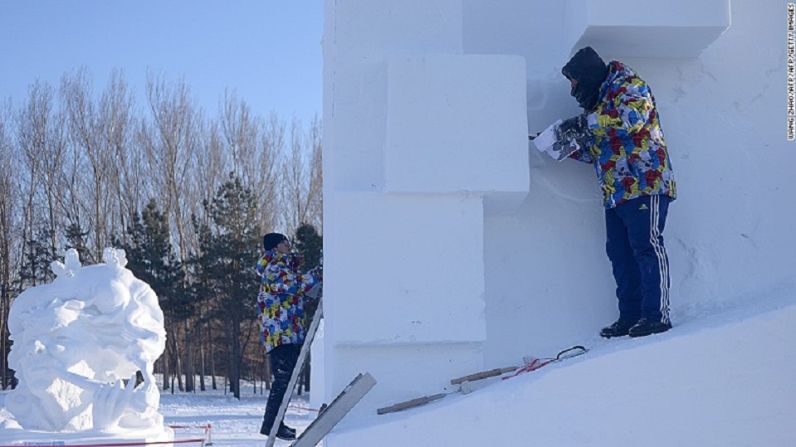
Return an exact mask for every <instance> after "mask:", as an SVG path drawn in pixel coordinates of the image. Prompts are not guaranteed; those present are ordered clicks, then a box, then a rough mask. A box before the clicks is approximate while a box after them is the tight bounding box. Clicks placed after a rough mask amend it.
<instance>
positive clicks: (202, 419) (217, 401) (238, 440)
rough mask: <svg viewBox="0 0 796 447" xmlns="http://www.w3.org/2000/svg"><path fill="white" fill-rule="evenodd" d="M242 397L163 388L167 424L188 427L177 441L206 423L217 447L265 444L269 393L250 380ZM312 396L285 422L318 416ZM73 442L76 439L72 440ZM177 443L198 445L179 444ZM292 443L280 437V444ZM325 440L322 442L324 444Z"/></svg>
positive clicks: (196, 434)
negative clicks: (263, 430) (262, 431)
mask: <svg viewBox="0 0 796 447" xmlns="http://www.w3.org/2000/svg"><path fill="white" fill-rule="evenodd" d="M241 391H242V394H241V399H240V400H237V399H234V398H233V397H232V395H231V394H227V395H225V394H224V390H223V389H220V390H208V391H204V392H196V393H195V394H186V393H175V394H170V393H169V392H163V391H161V397H160V412H161V414H163V416H164V419H165V422H166V424H167V425H171V426H179V427H188V428H177V429H175V440H178V439H195V438H202V437H203V435H204V430H203V429H202V427H203V426H205V425H207V424H210V425H211V426H212V428H211V431H210V434H211V435H210V436H211V440H212V442H213V445H214V446H217V447H248V446H258V445H259V446H264V445H265V442H266V440H267V439H268V438H267V437H265V436H262V435H260V434H259V430H260V423H261V421H262V417H263V411H264V409H265V401H266V399H267V397H268V395H267V394H262V395H261V394H256V395H255V394H254V392H253V387H252V385H251V384H250V383H246V382H244V383H241ZM7 393H8V392H7V391H0V419H2V417H3V415H4V414H3V413H5V405H4V398H5V395H6V394H7ZM308 399H309V395H308V394H304V395H302V396H294V397H293V399H292V400H291V402H290V406H289V407H288V410H287V414H286V416H285V423H286V424H288V425H290V426H291V427H294V428H296V430H298V432H299V433H301V432H302V431H303V430H304V429H305V428H306V427H307V426H308V425H310V423H311V422H312V421H313V419H315V417H316V416H317V411H315V410H312V409H310V407H309V402H308ZM69 442H70V443H72V442H75V441H72V440H70V441H69ZM177 445H186V446H190V445H198V443H197V444H177ZM288 445H290V442H286V441H281V440H277V442H276V446H277V447H279V446H288ZM322 445H323V443H321V444H319V446H322Z"/></svg>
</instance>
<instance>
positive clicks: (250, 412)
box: [0, 287, 796, 447]
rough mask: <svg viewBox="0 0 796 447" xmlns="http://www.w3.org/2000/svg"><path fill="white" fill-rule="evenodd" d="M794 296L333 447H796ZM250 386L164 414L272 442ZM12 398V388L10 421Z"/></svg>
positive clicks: (382, 423)
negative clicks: (237, 395) (461, 427)
mask: <svg viewBox="0 0 796 447" xmlns="http://www.w3.org/2000/svg"><path fill="white" fill-rule="evenodd" d="M794 290H796V289H794V288H793V287H786V288H781V289H778V290H775V291H771V292H773V293H772V294H771V295H773V296H771V295H768V297H763V296H761V297H760V299H758V300H757V301H756V302H754V303H753V304H746V305H743V306H739V307H732V308H721V309H719V308H717V309H706V308H701V309H699V310H696V309H692V310H691V311H690V312H687V313H684V314H682V315H680V316H679V317H678V319H676V320H675V328H674V329H673V330H672V331H670V332H667V333H665V334H660V335H657V336H651V337H646V338H642V339H629V338H627V337H624V338H621V339H615V340H601V339H599V337H596V336H595V337H594V338H592V339H588V340H573V342H572V344H585V345H587V346H589V347H590V348H591V351H590V352H589V353H588V354H586V355H584V356H580V357H577V358H574V359H571V360H567V361H566V362H562V363H560V364H554V365H551V366H549V367H545V368H543V369H541V370H539V371H536V372H533V373H529V374H526V375H524V376H520V377H517V378H515V379H512V380H508V381H500V380H491V381H484V384H481V385H479V386H480V388H479V389H476V391H475V392H473V393H471V394H469V395H467V396H462V395H453V396H449V397H448V398H446V399H444V400H442V401H441V402H435V403H432V404H429V405H427V406H425V407H422V408H417V409H413V410H409V411H405V412H402V413H396V414H391V415H386V416H376V415H375V408H374V409H370V408H368V409H367V413H368V414H369V416H367V417H362V418H348V419H344V420H343V421H342V422H341V423H340V425H339V426H338V427H337V429H336V430H335V432H334V434H333V435H332V436H331V437H330V438H329V439H327V440H326V441H325V443H326V444H327V445H330V446H335V447H336V446H338V445H350V446H354V445H356V446H359V445H375V444H380V445H383V446H385V447H386V446H388V445H389V446H399V445H400V446H404V445H412V446H415V447H419V446H434V447H436V446H441V445H451V446H457V447H467V446H481V447H485V446H492V445H518V444H516V441H517V439H533V440H534V443H535V444H538V445H549V446H559V445H561V446H565V445H566V446H594V447H597V446H604V445H632V444H633V443H634V441H638V439H639V436H640V435H641V433H644V435H643V438H644V440H645V442H644V444H645V445H646V446H648V447H659V446H660V447H664V446H665V447H671V446H674V445H682V446H690V445H694V446H697V445H698V446H700V447H704V446H714V445H715V446H721V447H729V446H739V447H740V446H766V447H792V446H794V445H796V426H794V425H793V424H792V421H793V418H794V417H796V388H794V387H793V386H792V383H793V377H794V373H796V351H794V349H793V346H794V344H796V329H794V328H796V291H794ZM546 354H547V353H540V355H546ZM488 366H490V367H494V366H505V365H488ZM377 380H378V378H377ZM242 391H243V394H242V397H241V399H240V400H236V399H234V398H232V397H231V395H225V394H224V393H223V390H216V391H207V392H197V393H195V394H185V393H181V394H179V393H178V394H170V393H163V394H162V395H161V413H162V414H163V415H164V416H165V419H166V423H167V424H169V425H180V426H191V427H194V428H190V429H178V430H177V432H176V438H177V439H186V438H195V437H199V436H201V434H202V430H201V428H199V427H200V426H203V425H206V424H208V423H209V424H212V441H213V442H214V445H215V446H219V447H233V446H234V447H246V446H258V445H259V446H263V445H265V441H266V437H264V436H261V435H260V434H259V433H258V430H259V425H260V420H261V417H262V412H263V410H264V407H265V401H266V395H264V394H263V395H261V394H254V392H253V388H252V386H251V384H248V383H244V384H242ZM308 398H309V396H308V395H306V394H305V395H303V396H295V397H294V398H293V400H292V401H291V405H290V407H289V408H288V413H287V416H286V422H287V424H288V425H291V426H293V427H296V428H297V429H298V431H299V433H300V432H301V431H302V430H304V429H305V428H306V427H307V426H308V425H309V424H310V423H311V422H312V420H313V419H314V418H315V417H316V415H317V412H316V411H314V410H312V409H310V408H309V404H308ZM3 399H4V393H3V392H0V416H2V413H4V406H2V404H3ZM371 410H373V411H371ZM450 424H454V425H455V424H480V425H484V424H485V425H486V426H491V427H498V428H499V429H496V430H487V431H486V432H484V433H480V434H478V435H476V436H475V437H474V438H473V437H470V438H463V437H462V436H459V435H457V434H456V431H440V430H437V429H436V428H438V427H440V426H447V425H450ZM421 433H422V434H423V435H420V434H421ZM468 433H469V431H468ZM183 445H188V444H183ZM288 445H290V443H289V442H284V441H277V446H281V447H287V446H288Z"/></svg>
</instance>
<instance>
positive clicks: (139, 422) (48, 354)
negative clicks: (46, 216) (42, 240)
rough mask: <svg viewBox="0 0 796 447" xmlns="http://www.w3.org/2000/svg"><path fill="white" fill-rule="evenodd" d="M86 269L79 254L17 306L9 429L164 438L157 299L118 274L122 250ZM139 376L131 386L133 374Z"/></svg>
mask: <svg viewBox="0 0 796 447" xmlns="http://www.w3.org/2000/svg"><path fill="white" fill-rule="evenodd" d="M103 260H104V264H97V265H92V266H87V267H83V266H82V265H81V263H80V260H79V258H78V254H77V252H76V251H75V250H69V251H68V252H67V253H66V257H65V261H64V263H61V262H58V261H55V262H53V263H52V264H51V268H52V271H53V273H55V274H56V276H57V278H56V279H55V281H53V282H52V283H51V284H46V285H41V286H37V287H33V288H31V289H28V290H26V291H25V292H23V293H22V294H21V295H19V297H17V299H16V300H15V301H14V303H13V305H12V307H11V310H10V315H9V329H10V331H11V338H12V339H13V340H14V344H13V346H12V348H11V353H10V354H9V364H10V366H11V367H12V368H13V369H14V370H16V374H17V377H18V378H19V385H18V386H17V388H16V389H15V390H14V391H13V392H11V393H10V394H9V395H8V396H7V397H6V400H5V403H6V409H7V410H8V411H9V412H10V413H11V414H12V415H13V417H14V419H15V421H16V423H17V424H18V426H15V425H17V424H13V423H9V422H8V421H7V422H6V423H5V424H3V425H5V426H6V428H17V429H23V430H45V431H50V432H81V433H89V432H90V433H92V434H95V435H96V434H105V435H124V434H125V433H133V432H135V433H136V435H140V433H151V432H158V431H159V432H163V431H164V428H163V416H162V415H161V414H160V413H158V405H159V401H160V394H159V391H158V389H157V385H156V384H155V378H154V375H153V366H154V362H155V360H156V359H157V358H158V357H159V356H160V355H161V353H162V352H163V350H164V347H165V341H166V332H165V330H164V328H163V312H162V311H161V309H160V306H159V305H158V298H157V296H156V295H155V292H154V291H153V290H152V289H151V288H150V287H149V285H148V284H146V283H145V282H143V281H141V280H139V279H137V278H136V277H135V276H133V273H132V272H131V271H130V270H128V269H126V268H124V267H125V265H126V264H127V258H126V257H125V252H124V251H123V250H116V249H113V248H106V249H105V251H104V253H103ZM139 371H140V373H141V376H143V382H141V381H140V377H139V378H138V379H139V380H137V372H139Z"/></svg>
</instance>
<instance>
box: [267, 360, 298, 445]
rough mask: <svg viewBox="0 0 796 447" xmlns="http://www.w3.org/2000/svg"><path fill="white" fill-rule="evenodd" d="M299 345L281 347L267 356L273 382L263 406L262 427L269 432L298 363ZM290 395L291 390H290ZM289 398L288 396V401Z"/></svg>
mask: <svg viewBox="0 0 796 447" xmlns="http://www.w3.org/2000/svg"><path fill="white" fill-rule="evenodd" d="M300 351H301V345H281V346H277V347H276V348H274V349H272V350H271V352H270V353H269V354H268V355H270V356H271V371H272V372H273V373H274V382H273V383H272V384H271V392H270V393H269V394H268V402H267V403H266V404H265V415H264V416H263V427H265V428H266V429H268V430H270V429H271V427H272V426H273V425H274V420H275V419H276V413H277V412H279V405H281V404H282V399H283V398H284V397H285V393H286V392H287V391H288V389H287V386H288V382H290V376H291V375H292V374H293V369H294V368H295V367H296V362H297V361H298V356H299V352H300ZM290 391H291V393H292V391H293V390H290ZM289 398H290V396H288V399H289Z"/></svg>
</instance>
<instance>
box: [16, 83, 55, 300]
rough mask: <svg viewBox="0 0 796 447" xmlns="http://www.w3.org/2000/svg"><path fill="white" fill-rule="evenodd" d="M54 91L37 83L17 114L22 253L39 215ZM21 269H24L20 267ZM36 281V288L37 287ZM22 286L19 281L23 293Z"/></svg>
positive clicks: (33, 85)
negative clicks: (21, 200)
mask: <svg viewBox="0 0 796 447" xmlns="http://www.w3.org/2000/svg"><path fill="white" fill-rule="evenodd" d="M52 96H53V95H52V89H51V88H50V87H49V86H48V85H46V84H43V83H41V82H39V81H36V82H35V83H34V84H32V85H31V86H30V88H29V89H28V98H27V102H26V103H25V105H24V106H23V108H22V109H21V110H20V111H19V113H18V114H17V126H18V127H17V141H18V144H19V148H20V156H21V159H22V160H21V161H22V164H23V165H24V166H25V170H24V172H21V173H20V174H21V175H20V177H21V178H22V180H23V182H24V184H25V192H24V200H25V202H24V207H23V216H24V217H23V232H22V238H23V239H22V250H21V251H22V253H25V252H26V249H27V245H28V244H29V243H30V241H33V240H34V238H35V237H34V231H35V227H36V225H37V223H40V216H39V215H38V213H37V207H36V205H37V203H36V199H37V195H38V186H39V185H40V184H41V183H42V181H43V178H44V175H45V173H44V168H45V166H44V162H45V159H46V157H47V150H48V149H47V148H48V143H49V141H48V140H49V135H48V121H49V120H50V116H51V113H52ZM20 268H21V266H20ZM35 282H36V281H35V279H34V280H33V285H35ZM22 287H23V284H22V282H21V281H20V290H21V288H22Z"/></svg>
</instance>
